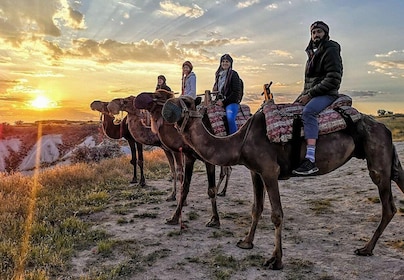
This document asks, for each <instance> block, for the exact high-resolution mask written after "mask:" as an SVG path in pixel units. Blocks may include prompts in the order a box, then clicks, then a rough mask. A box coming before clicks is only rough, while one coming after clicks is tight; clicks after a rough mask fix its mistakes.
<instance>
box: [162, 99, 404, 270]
mask: <svg viewBox="0 0 404 280" xmlns="http://www.w3.org/2000/svg"><path fill="white" fill-rule="evenodd" d="M199 102H200V99H197V100H193V99H192V98H189V97H181V98H174V99H171V100H168V101H167V102H166V104H165V105H164V108H163V115H164V116H165V118H166V119H167V120H168V121H170V122H176V123H177V125H178V126H179V127H181V133H182V135H183V138H184V140H185V142H186V143H188V144H189V145H190V146H192V147H193V148H194V149H195V151H197V152H198V154H199V155H200V156H201V157H203V158H204V159H205V160H208V161H209V162H211V163H214V164H217V165H238V164H241V165H245V166H246V167H247V168H249V169H250V171H251V175H252V181H253V186H254V187H253V189H254V204H253V207H252V223H251V227H250V230H249V232H248V234H247V236H246V237H245V238H244V240H240V241H239V242H238V244H237V245H238V247H240V248H244V249H251V248H252V247H253V240H254V235H255V230H256V228H257V224H258V220H259V218H260V216H261V214H262V211H263V206H264V188H265V189H266V191H267V193H268V197H269V201H270V203H271V208H272V211H271V219H272V222H273V223H274V225H275V248H274V251H273V253H272V257H271V258H270V259H269V260H267V261H266V262H265V265H266V266H269V267H270V268H272V269H281V268H282V267H283V264H282V243H281V240H282V236H281V229H282V222H283V211H282V205H281V199H280V195H279V187H278V180H279V179H288V178H290V177H291V176H292V163H291V158H292V156H291V152H292V150H294V149H292V145H291V144H290V143H286V144H278V143H271V142H270V141H269V140H268V138H267V135H266V125H265V116H264V114H263V112H262V110H259V111H257V113H255V114H254V115H253V116H252V117H251V118H250V119H249V120H248V122H247V123H246V124H245V125H244V126H243V127H242V128H241V129H240V130H239V131H238V132H237V133H235V134H233V135H231V136H228V137H215V136H214V135H212V134H210V133H209V132H208V131H206V129H205V127H204V125H203V123H202V121H201V116H200V115H199V114H198V113H197V112H196V109H195V108H196V105H198V103H199ZM304 142H305V141H302V144H301V152H300V157H301V159H303V157H304V155H305V154H304V151H305V150H306V148H305V143H304ZM317 143H318V144H317V149H316V164H317V166H318V168H319V169H320V170H319V172H318V175H321V174H326V173H329V172H331V171H333V170H335V169H337V168H338V167H340V166H342V165H343V164H345V163H346V162H347V161H348V160H349V159H350V158H352V157H357V158H360V159H366V161H367V166H368V170H369V175H370V177H371V179H372V181H373V182H374V183H375V184H376V185H377V187H378V189H379V195H380V200H381V204H382V218H381V221H380V223H379V225H378V227H377V229H376V231H375V232H374V234H373V236H372V238H371V239H370V240H369V242H367V244H366V245H365V246H364V247H363V248H360V249H357V250H355V254H357V255H361V256H369V255H372V254H373V249H374V247H375V245H376V243H377V240H378V239H379V237H380V236H381V234H382V233H383V231H384V229H385V228H386V226H387V225H388V224H389V222H390V221H391V219H392V218H393V216H394V214H395V213H396V211H397V210H396V207H395V205H394V201H393V195H392V192H391V180H393V181H394V182H396V183H397V185H398V187H399V188H400V189H401V191H402V192H404V171H403V169H402V167H401V163H400V160H399V158H398V155H397V152H396V149H395V147H394V145H393V142H392V137H391V132H390V131H389V130H388V129H387V128H386V127H385V126H384V125H383V124H381V123H379V122H377V121H375V120H374V119H373V118H372V117H370V116H366V115H363V116H362V119H361V120H359V121H358V122H356V123H355V125H354V128H353V131H352V132H351V133H348V132H347V131H338V132H334V133H331V134H327V135H322V136H320V137H319V139H318V142H317ZM316 175H317V174H316Z"/></svg>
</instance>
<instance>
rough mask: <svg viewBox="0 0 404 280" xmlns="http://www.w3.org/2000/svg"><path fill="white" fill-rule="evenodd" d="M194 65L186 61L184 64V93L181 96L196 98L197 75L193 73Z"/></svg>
mask: <svg viewBox="0 0 404 280" xmlns="http://www.w3.org/2000/svg"><path fill="white" fill-rule="evenodd" d="M193 68H194V67H193V66H192V63H191V62H190V61H188V60H187V61H185V62H184V63H183V64H182V87H181V89H182V91H181V95H189V96H191V97H192V98H194V99H195V98H196V75H195V73H194V72H192V69H193Z"/></svg>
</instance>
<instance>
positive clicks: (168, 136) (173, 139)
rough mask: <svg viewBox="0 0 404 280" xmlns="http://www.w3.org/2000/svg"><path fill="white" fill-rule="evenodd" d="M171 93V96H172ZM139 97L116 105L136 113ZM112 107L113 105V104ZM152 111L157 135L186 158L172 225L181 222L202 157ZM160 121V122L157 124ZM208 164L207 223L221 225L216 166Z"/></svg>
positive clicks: (118, 102)
mask: <svg viewBox="0 0 404 280" xmlns="http://www.w3.org/2000/svg"><path fill="white" fill-rule="evenodd" d="M149 94H150V96H153V97H157V95H156V96H155V95H154V94H153V93H149ZM172 96H173V95H171V93H170V97H172ZM137 98H138V97H136V99H135V97H134V96H129V97H127V98H123V99H120V100H115V107H116V108H118V107H119V109H120V110H124V111H126V112H128V116H129V112H131V114H134V113H135V112H138V111H140V109H137V108H136V107H135V106H134V102H136V100H138V99H137ZM150 99H152V97H150ZM163 104H164V102H163V101H161V103H160V105H158V106H154V107H155V108H160V111H161V109H162V107H163V106H162V105H163ZM110 105H111V104H110ZM156 105H157V104H156ZM111 107H112V105H111ZM148 109H149V110H150V109H151V108H150V107H149V108H148ZM150 111H152V113H151V115H152V130H153V132H155V133H156V134H155V135H156V137H157V136H158V137H160V139H161V141H162V143H163V144H164V145H165V146H167V147H168V148H170V149H171V150H173V151H176V152H180V153H181V154H182V155H183V156H184V159H185V172H184V180H183V183H182V188H181V196H180V199H179V200H178V203H177V208H176V210H175V211H174V213H173V215H172V216H171V218H169V219H167V224H171V225H176V224H179V222H180V218H181V213H182V208H183V206H184V205H186V199H187V196H188V192H189V186H190V184H191V179H192V173H193V168H194V164H195V161H196V160H197V159H200V160H201V158H200V157H199V156H198V155H197V154H196V153H195V152H194V151H193V150H192V149H191V148H190V147H189V146H188V145H186V144H185V143H184V141H183V140H182V137H181V135H180V134H178V132H177V130H176V129H175V128H174V126H173V125H172V124H167V123H165V122H164V121H163V118H162V117H161V115H160V117H159V118H158V120H157V121H156V110H150ZM157 123H158V124H157ZM205 166H206V173H207V177H208V195H209V197H210V199H211V204H212V217H211V219H210V221H209V222H208V223H207V224H206V226H208V227H219V226H220V221H219V214H218V211H217V205H216V187H215V166H214V165H212V164H210V163H208V162H205Z"/></svg>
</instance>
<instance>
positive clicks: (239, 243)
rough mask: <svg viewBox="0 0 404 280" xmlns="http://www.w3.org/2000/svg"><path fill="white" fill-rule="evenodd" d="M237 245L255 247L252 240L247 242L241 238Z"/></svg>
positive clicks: (246, 247)
mask: <svg viewBox="0 0 404 280" xmlns="http://www.w3.org/2000/svg"><path fill="white" fill-rule="evenodd" d="M237 247H239V248H241V249H252V248H254V244H252V243H250V242H245V241H244V240H240V241H239V242H237Z"/></svg>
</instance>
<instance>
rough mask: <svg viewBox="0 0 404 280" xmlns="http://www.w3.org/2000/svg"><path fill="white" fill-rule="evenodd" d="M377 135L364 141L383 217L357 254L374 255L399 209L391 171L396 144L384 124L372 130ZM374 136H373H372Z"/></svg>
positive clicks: (356, 251)
mask: <svg viewBox="0 0 404 280" xmlns="http://www.w3.org/2000/svg"><path fill="white" fill-rule="evenodd" d="M370 131H371V132H373V133H375V135H377V136H378V137H375V135H369V136H368V137H367V138H366V140H365V141H364V150H365V154H366V161H367V166H368V170H369V175H370V177H371V179H372V181H373V183H375V184H376V185H377V187H378V189H379V196H380V201H381V204H382V219H381V221H380V223H379V225H378V227H377V229H376V231H375V232H374V233H373V236H372V238H371V239H370V241H369V242H368V243H367V244H366V245H365V247H363V248H360V249H357V250H355V254H357V255H360V256H371V255H373V249H374V247H375V245H376V242H377V240H378V239H379V237H380V236H381V235H382V233H383V231H384V229H385V228H386V227H387V225H388V224H389V223H390V221H391V219H392V218H393V216H394V214H395V213H396V212H397V209H396V207H395V205H394V200H393V194H392V192H391V177H392V176H391V175H392V174H391V173H392V170H393V169H392V167H394V159H395V158H394V152H395V151H394V150H395V149H394V146H393V143H392V139H391V134H390V132H389V131H387V129H386V128H385V127H384V125H380V124H376V125H375V126H373V129H372V130H370ZM372 136H373V137H372Z"/></svg>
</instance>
